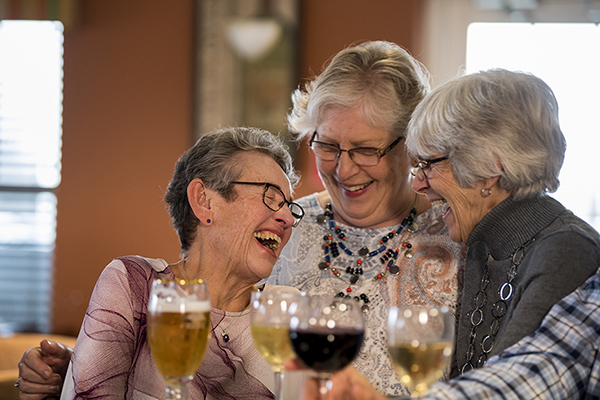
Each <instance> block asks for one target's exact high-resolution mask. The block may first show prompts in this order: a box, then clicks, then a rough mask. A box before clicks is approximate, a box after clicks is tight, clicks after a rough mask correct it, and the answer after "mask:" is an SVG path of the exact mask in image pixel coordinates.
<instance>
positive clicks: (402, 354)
mask: <svg viewBox="0 0 600 400" xmlns="http://www.w3.org/2000/svg"><path fill="white" fill-rule="evenodd" d="M454 324H455V320H454V315H453V314H452V313H451V312H450V310H449V309H448V307H429V306H404V307H390V311H389V314H388V350H389V353H390V356H391V358H392V361H393V365H394V368H395V369H396V373H397V374H398V376H399V377H400V381H401V382H402V383H403V384H404V385H405V386H406V387H408V389H409V390H410V391H411V394H412V396H413V397H421V396H423V395H424V394H425V393H426V392H427V388H428V387H429V386H430V385H431V384H432V383H434V382H436V381H438V380H439V379H440V378H442V377H443V376H444V373H445V372H446V370H447V368H448V365H449V363H450V357H451V356H452V348H453V342H454Z"/></svg>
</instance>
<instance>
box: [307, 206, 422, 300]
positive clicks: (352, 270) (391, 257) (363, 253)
mask: <svg viewBox="0 0 600 400" xmlns="http://www.w3.org/2000/svg"><path fill="white" fill-rule="evenodd" d="M416 215H417V209H416V207H413V209H412V210H411V211H410V214H409V215H408V217H406V218H404V220H403V221H402V223H401V224H400V225H399V226H398V228H396V229H392V230H391V231H390V232H389V233H387V234H386V235H384V236H383V237H382V238H381V239H380V240H379V242H378V244H379V247H378V248H377V249H375V250H372V251H371V250H369V248H367V247H361V248H360V249H359V250H358V252H357V253H358V259H357V260H356V265H355V266H353V265H349V266H347V267H346V270H345V272H346V273H347V274H348V275H349V278H348V282H349V285H348V287H347V288H346V292H345V293H344V292H342V291H340V292H338V293H337V294H336V296H337V297H354V299H355V300H358V301H360V300H362V302H363V305H362V307H361V308H362V310H363V311H364V312H367V311H369V306H368V303H369V297H368V296H367V294H366V293H362V294H360V295H355V296H352V295H351V293H352V287H351V286H352V285H355V284H357V283H358V282H359V281H360V277H361V276H362V275H363V272H364V271H363V260H364V259H365V258H372V257H375V256H377V255H380V254H382V253H384V252H385V253H384V254H382V255H381V256H380V258H379V261H380V262H381V264H383V265H385V268H384V269H383V271H382V272H380V273H378V274H377V275H376V276H375V277H374V278H373V280H375V281H377V280H379V279H382V278H383V277H384V276H386V275H387V274H388V273H389V274H391V275H398V274H399V273H400V267H398V266H397V265H396V260H397V258H398V255H399V254H400V252H403V253H404V257H406V258H412V256H413V252H412V250H411V248H412V245H411V243H410V242H409V241H408V240H404V241H403V242H402V243H401V244H400V245H399V246H398V248H396V250H392V249H391V248H390V249H388V248H387V246H388V243H390V242H391V239H393V238H394V236H399V235H400V233H401V232H402V230H403V229H404V228H405V227H406V229H407V230H408V231H409V232H411V233H414V232H416V231H417V229H418V228H419V227H418V225H417V224H416V223H415V222H414V218H415V216H416ZM317 222H318V223H319V224H325V225H326V229H327V230H328V232H327V234H326V235H325V236H323V240H324V244H323V250H324V253H325V257H324V261H322V262H320V263H319V269H320V270H321V271H325V270H327V269H329V268H330V267H331V264H332V262H333V260H332V258H336V257H338V256H339V255H340V250H339V249H342V250H343V251H344V253H346V254H347V255H349V256H351V257H353V256H354V252H353V251H352V250H351V249H350V248H349V241H348V238H347V236H346V234H345V233H344V231H343V230H342V229H341V228H340V227H339V226H338V225H336V223H335V221H334V219H333V210H332V207H331V204H329V203H328V204H327V205H326V206H325V212H324V213H323V214H321V215H319V216H318V217H317ZM333 233H335V235H336V236H337V238H338V239H339V241H335V240H334V237H333ZM331 272H332V273H333V275H334V276H336V277H338V278H340V279H342V280H343V279H344V278H343V274H342V272H340V270H339V269H337V268H332V269H331Z"/></svg>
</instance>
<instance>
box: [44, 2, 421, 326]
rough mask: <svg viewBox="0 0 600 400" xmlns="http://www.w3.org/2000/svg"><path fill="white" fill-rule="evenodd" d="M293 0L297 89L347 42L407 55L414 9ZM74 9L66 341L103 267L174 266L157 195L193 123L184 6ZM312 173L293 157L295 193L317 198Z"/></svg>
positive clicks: (66, 145) (66, 150) (63, 222)
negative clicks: (300, 179)
mask: <svg viewBox="0 0 600 400" xmlns="http://www.w3.org/2000/svg"><path fill="white" fill-rule="evenodd" d="M196 1H201V0H196ZM300 1H301V2H302V6H301V9H302V18H301V19H302V28H301V34H300V40H301V51H300V56H301V60H302V61H301V65H300V68H299V70H300V77H301V78H302V79H306V78H309V77H310V76H311V73H310V72H309V71H310V69H312V71H314V72H315V73H318V72H320V70H321V67H322V65H323V63H324V62H325V61H326V60H327V59H328V58H329V57H330V56H331V55H332V54H334V53H335V52H337V51H339V50H341V49H342V48H344V47H346V46H348V45H350V44H352V43H355V42H359V41H364V40H374V39H385V40H390V41H394V42H396V43H398V44H400V45H402V46H404V47H407V48H408V49H411V48H413V46H415V43H416V39H417V38H416V37H415V34H414V32H415V31H416V26H415V25H416V24H418V21H419V15H420V5H419V4H420V3H419V2H420V0H377V1H365V0H326V1H324V0H300ZM79 4H80V16H79V25H78V26H77V27H74V28H72V29H70V30H68V31H66V32H65V67H64V70H65V78H64V122H63V170H62V183H61V185H60V187H59V190H58V225H57V246H56V263H55V264H56V267H55V282H54V291H55V292H54V313H53V331H54V332H56V333H62V334H71V335H76V334H77V333H78V331H79V327H80V325H81V321H82V319H83V315H84V313H85V309H86V308H87V303H88V301H89V297H90V295H91V292H92V289H93V287H94V283H95V282H96V279H97V278H98V276H99V274H100V272H101V271H102V269H103V268H104V266H105V265H106V264H107V263H108V262H110V260H111V259H112V258H114V257H118V256H122V255H127V254H141V255H145V256H149V257H158V258H164V259H166V260H167V261H174V260H176V259H177V257H178V253H179V243H178V241H177V237H176V235H175V233H174V232H173V230H172V228H171V226H170V224H169V218H168V214H167V212H166V210H165V208H164V205H163V202H162V196H163V194H164V190H165V189H166V186H167V183H168V182H169V179H170V177H171V174H172V171H173V166H174V164H175V161H176V160H177V158H178V156H179V155H180V154H181V153H182V152H184V151H185V150H186V149H187V148H188V147H189V145H190V144H191V143H192V121H193V118H192V112H193V106H192V104H193V102H192V98H193V93H192V88H193V56H194V53H193V45H194V43H193V32H194V26H193V24H194V18H193V14H194V0H177V1H171V0H156V1H147V0H127V1H123V0H102V1H94V0H80V2H79ZM311 165H312V164H311V162H310V159H307V153H306V152H303V153H301V154H300V156H299V158H298V167H299V168H300V169H302V170H303V174H304V176H305V178H307V179H305V180H304V182H305V183H303V185H302V186H301V187H300V188H299V190H298V194H299V195H301V194H307V193H311V192H312V191H314V190H317V189H319V188H320V186H319V184H318V183H316V184H315V183H310V182H309V179H308V178H309V177H311V176H312V177H314V176H315V173H314V170H312V169H311V167H310V166H311Z"/></svg>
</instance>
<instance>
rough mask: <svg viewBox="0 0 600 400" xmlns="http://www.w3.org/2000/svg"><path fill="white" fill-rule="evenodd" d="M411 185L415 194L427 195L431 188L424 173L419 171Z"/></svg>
mask: <svg viewBox="0 0 600 400" xmlns="http://www.w3.org/2000/svg"><path fill="white" fill-rule="evenodd" d="M411 185H412V188H413V190H414V191H415V192H417V193H425V191H426V190H427V189H428V188H429V181H428V180H427V178H426V177H425V175H424V174H423V171H421V170H419V169H417V171H416V173H415V175H414V176H413V179H412V182H411Z"/></svg>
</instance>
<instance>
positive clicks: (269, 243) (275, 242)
mask: <svg viewBox="0 0 600 400" xmlns="http://www.w3.org/2000/svg"><path fill="white" fill-rule="evenodd" d="M254 237H255V238H257V239H258V241H259V242H260V243H261V244H262V245H263V246H266V247H268V248H270V249H271V250H277V249H278V248H279V246H280V245H281V238H280V237H279V236H277V235H276V234H274V233H272V232H254Z"/></svg>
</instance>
